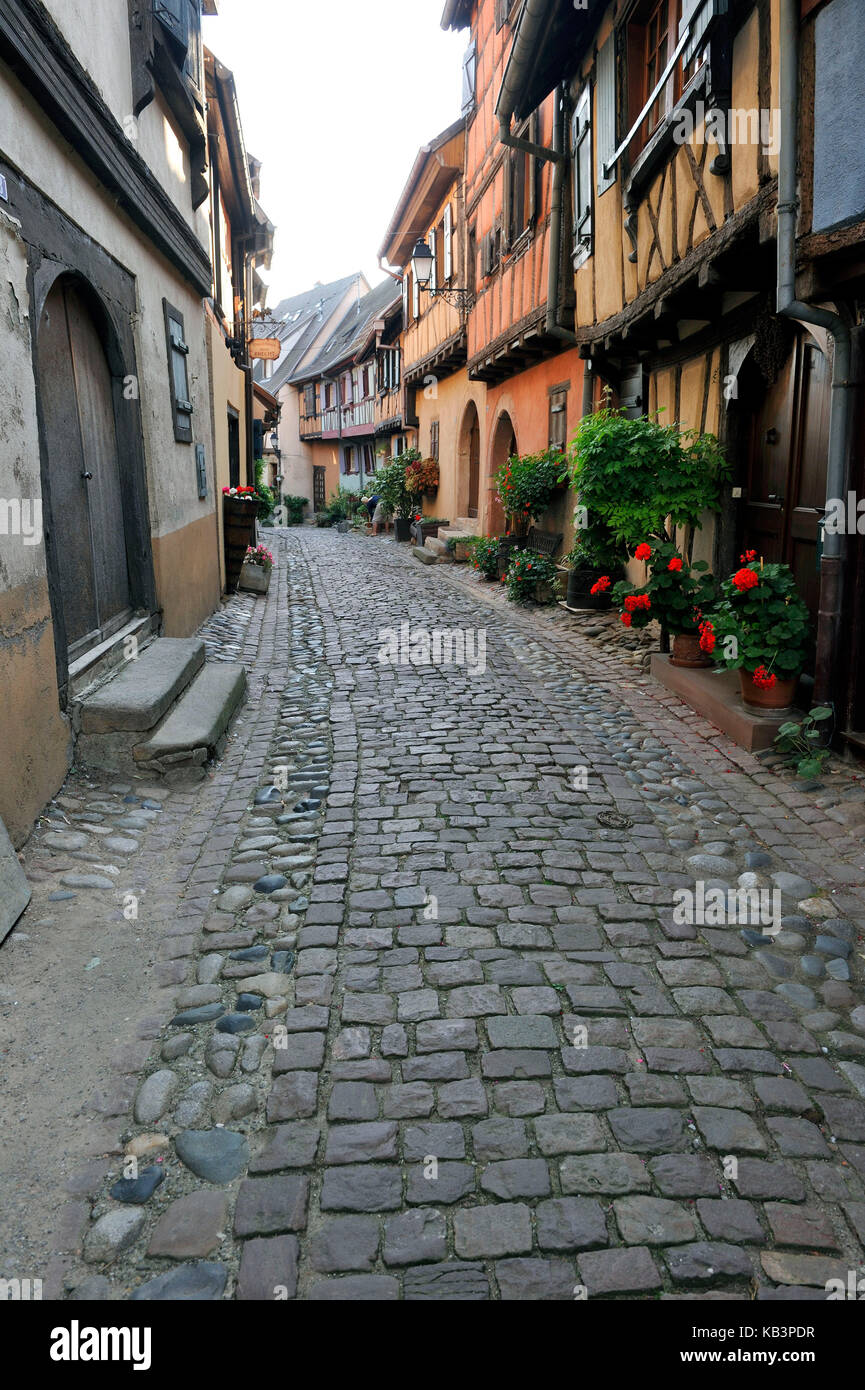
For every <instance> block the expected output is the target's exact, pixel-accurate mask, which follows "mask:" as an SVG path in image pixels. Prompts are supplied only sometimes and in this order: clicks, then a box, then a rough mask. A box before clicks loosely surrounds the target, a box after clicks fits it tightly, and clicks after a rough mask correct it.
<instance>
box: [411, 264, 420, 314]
mask: <svg viewBox="0 0 865 1390" xmlns="http://www.w3.org/2000/svg"><path fill="white" fill-rule="evenodd" d="M411 312H412V318H415V319H419V318H420V285H419V284H418V282H417V280H416V279H415V277H414V274H412V277H411Z"/></svg>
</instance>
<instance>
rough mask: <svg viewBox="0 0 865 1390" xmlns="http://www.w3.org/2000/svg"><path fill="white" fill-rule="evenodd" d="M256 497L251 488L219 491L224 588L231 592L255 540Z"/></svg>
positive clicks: (227, 488)
mask: <svg viewBox="0 0 865 1390" xmlns="http://www.w3.org/2000/svg"><path fill="white" fill-rule="evenodd" d="M258 500H259V499H258V497H257V495H256V492H255V488H252V487H224V488H223V489H222V521H223V535H224V548H225V587H226V590H227V591H228V593H234V591H235V589H236V588H237V584H238V581H239V579H240V575H241V571H242V569H243V562H244V559H245V558H246V552H247V550H248V549H249V547H250V545H252V544H253V542H254V541H255V533H256V517H257V512H258V506H257V504H258Z"/></svg>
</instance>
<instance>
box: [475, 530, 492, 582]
mask: <svg viewBox="0 0 865 1390" xmlns="http://www.w3.org/2000/svg"><path fill="white" fill-rule="evenodd" d="M469 560H470V562H471V564H472V566H473V568H474V569H476V570H477V571H478V573H479V574H480V576H481V578H482V579H498V577H499V543H498V540H497V539H496V538H495V537H490V536H476V537H475V539H474V540H473V541H471V542H470V543H469Z"/></svg>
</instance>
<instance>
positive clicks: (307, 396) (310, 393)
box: [303, 381, 330, 415]
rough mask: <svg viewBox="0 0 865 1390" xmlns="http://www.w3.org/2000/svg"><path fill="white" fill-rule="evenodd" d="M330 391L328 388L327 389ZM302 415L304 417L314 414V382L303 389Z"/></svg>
mask: <svg viewBox="0 0 865 1390" xmlns="http://www.w3.org/2000/svg"><path fill="white" fill-rule="evenodd" d="M328 389H330V388H328ZM303 413H304V415H314V414H315V382H314V381H311V382H309V383H308V384H307V385H306V386H304V388H303Z"/></svg>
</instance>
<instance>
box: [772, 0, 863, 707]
mask: <svg viewBox="0 0 865 1390" xmlns="http://www.w3.org/2000/svg"><path fill="white" fill-rule="evenodd" d="M799 13H800V7H799V0H781V16H780V20H781V23H780V47H781V54H780V57H781V71H780V93H779V97H780V107H781V150H780V159H779V169H778V209H777V212H778V284H777V311H778V313H779V314H780V315H783V316H784V317H786V318H791V319H798V320H799V321H800V322H801V323H806V324H814V325H816V326H817V327H819V328H824V329H826V330H827V332H828V333H829V334H830V335H831V337H832V339H833V343H834V360H833V366H832V406H831V414H830V421H829V446H828V460H827V470H826V499H827V510H828V502H829V501H830V500H831V499H832V498H837V497H843V496H844V495H845V494H844V489H845V486H846V476H847V452H848V441H849V436H850V420H851V416H852V392H853V386H854V383H853V381H852V380H851V378H850V372H851V355H852V336H851V332H850V328H849V327H848V325H847V323H846V322H845V320H844V319H843V318H842V317H841V316H840V314H836V313H833V312H832V311H830V310H828V309H819V308H816V307H815V306H814V305H811V304H805V303H803V302H802V301H801V300H799V299H797V298H796V232H797V220H798V212H799V194H798V186H797V166H798V154H799V139H798V120H799ZM841 595H842V544H841V536H840V534H839V533H838V532H837V531H834V532H832V533H830V534H827V535H826V536H825V538H824V546H823V556H822V562H821V571H820V611H819V618H818V626H817V661H816V674H815V683H814V698H815V700H816V701H817V702H824V701H826V700H828V699H829V698H830V697H831V693H832V690H833V687H834V681H833V670H832V667H833V661H834V657H835V652H836V651H837V642H838V636H839V630H840V625H841Z"/></svg>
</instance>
